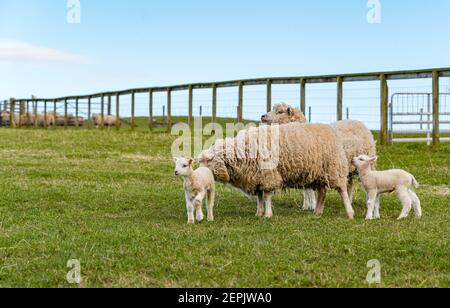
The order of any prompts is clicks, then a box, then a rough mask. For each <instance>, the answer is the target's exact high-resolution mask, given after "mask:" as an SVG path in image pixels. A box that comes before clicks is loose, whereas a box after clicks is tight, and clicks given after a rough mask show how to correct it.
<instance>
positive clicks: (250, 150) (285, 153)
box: [199, 123, 354, 219]
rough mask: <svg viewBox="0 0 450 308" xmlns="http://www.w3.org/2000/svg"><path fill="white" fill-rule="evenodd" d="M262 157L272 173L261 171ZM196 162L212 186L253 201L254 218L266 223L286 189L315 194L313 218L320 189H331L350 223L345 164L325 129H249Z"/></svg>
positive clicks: (322, 195)
mask: <svg viewBox="0 0 450 308" xmlns="http://www.w3.org/2000/svg"><path fill="white" fill-rule="evenodd" d="M275 128H276V129H275ZM277 129H278V131H277ZM261 136H265V137H264V138H261ZM262 139H265V140H266V141H267V144H265V147H266V148H267V149H265V150H267V151H258V152H255V151H254V149H255V147H256V149H261V148H264V146H262V145H261V144H260V140H262ZM276 147H278V148H277V149H275V148H276ZM274 150H275V151H274ZM265 152H269V153H270V152H272V154H275V155H276V156H277V161H276V163H275V164H274V165H273V168H265V166H264V165H266V163H267V161H266V160H267V158H268V157H267V156H266V155H264V154H265ZM277 152H278V153H277ZM199 161H200V162H201V163H202V164H203V165H204V166H206V167H208V168H210V169H211V170H212V172H213V174H214V177H215V179H216V180H217V181H218V182H221V183H224V184H229V185H231V186H233V187H235V188H238V189H240V190H241V191H243V192H244V193H246V194H248V195H252V196H257V197H258V198H257V199H258V211H257V215H258V216H263V215H265V217H267V218H270V217H272V215H273V213H272V200H271V198H272V194H273V193H274V192H275V191H277V190H280V189H287V188H312V189H317V190H318V191H319V202H318V206H317V208H316V214H317V215H321V214H322V213H323V206H324V201H325V194H326V188H332V189H336V190H337V191H338V192H339V193H340V194H341V197H342V199H343V201H344V204H345V208H346V212H347V215H348V217H349V219H353V216H354V211H353V208H352V206H351V202H350V199H349V197H348V192H347V177H348V173H349V171H348V165H347V159H346V157H345V152H344V150H343V148H342V143H341V142H340V140H339V138H338V137H337V135H336V133H335V131H334V130H333V129H332V128H331V127H330V126H329V125H320V124H299V123H290V124H286V125H281V126H278V125H276V126H261V127H257V128H250V129H248V130H245V131H241V132H240V133H239V134H238V136H237V137H236V138H232V139H231V138H230V139H226V140H218V141H216V143H215V145H214V146H213V147H212V148H210V149H208V150H205V151H204V152H202V153H201V154H200V156H199ZM267 165H270V164H267Z"/></svg>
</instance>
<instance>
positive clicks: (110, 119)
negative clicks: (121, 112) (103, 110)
mask: <svg viewBox="0 0 450 308" xmlns="http://www.w3.org/2000/svg"><path fill="white" fill-rule="evenodd" d="M92 121H93V123H94V125H95V126H96V127H97V128H98V127H99V126H101V125H102V117H101V115H99V114H97V113H94V114H92ZM120 124H121V119H120V118H118V117H116V116H113V115H104V116H103V126H106V127H112V126H118V125H120Z"/></svg>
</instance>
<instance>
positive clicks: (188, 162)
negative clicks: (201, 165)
mask: <svg viewBox="0 0 450 308" xmlns="http://www.w3.org/2000/svg"><path fill="white" fill-rule="evenodd" d="M173 162H174V163H175V172H174V174H175V176H189V175H190V174H191V173H192V165H193V164H194V160H193V159H192V158H185V157H174V159H173Z"/></svg>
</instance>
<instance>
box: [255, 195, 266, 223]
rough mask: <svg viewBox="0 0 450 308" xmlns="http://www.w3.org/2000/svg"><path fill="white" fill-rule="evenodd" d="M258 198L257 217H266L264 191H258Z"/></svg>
mask: <svg viewBox="0 0 450 308" xmlns="http://www.w3.org/2000/svg"><path fill="white" fill-rule="evenodd" d="M256 198H257V206H258V208H257V210H256V216H257V217H264V193H263V192H262V191H259V192H258V195H257V196H256Z"/></svg>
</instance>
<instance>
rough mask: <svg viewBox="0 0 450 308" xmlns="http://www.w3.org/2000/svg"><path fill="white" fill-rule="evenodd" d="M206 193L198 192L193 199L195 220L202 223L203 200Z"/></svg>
mask: <svg viewBox="0 0 450 308" xmlns="http://www.w3.org/2000/svg"><path fill="white" fill-rule="evenodd" d="M205 196H206V192H205V191H202V192H200V193H199V194H198V195H197V196H196V197H195V199H194V205H195V212H196V218H197V221H198V222H202V221H203V219H204V215H203V208H202V207H203V200H205Z"/></svg>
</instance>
